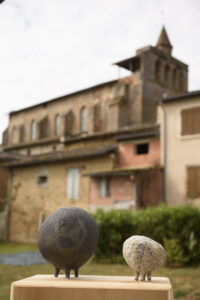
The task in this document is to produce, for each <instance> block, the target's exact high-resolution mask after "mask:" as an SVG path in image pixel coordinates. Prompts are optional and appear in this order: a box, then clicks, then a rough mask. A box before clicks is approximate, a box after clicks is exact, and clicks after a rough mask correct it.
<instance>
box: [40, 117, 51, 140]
mask: <svg viewBox="0 0 200 300" xmlns="http://www.w3.org/2000/svg"><path fill="white" fill-rule="evenodd" d="M48 135H49V120H48V117H47V116H46V117H44V118H43V119H42V120H41V121H40V122H39V138H40V139H43V138H46V137H48Z"/></svg>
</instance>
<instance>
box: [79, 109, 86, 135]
mask: <svg viewBox="0 0 200 300" xmlns="http://www.w3.org/2000/svg"><path fill="white" fill-rule="evenodd" d="M86 122H87V108H86V107H83V108H82V109H81V120H80V129H81V132H84V131H86Z"/></svg>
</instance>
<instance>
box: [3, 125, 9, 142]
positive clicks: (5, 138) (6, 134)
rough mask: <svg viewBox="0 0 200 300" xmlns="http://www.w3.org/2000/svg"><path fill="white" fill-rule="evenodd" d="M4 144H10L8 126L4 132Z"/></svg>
mask: <svg viewBox="0 0 200 300" xmlns="http://www.w3.org/2000/svg"><path fill="white" fill-rule="evenodd" d="M3 145H8V128H6V130H4V132H3Z"/></svg>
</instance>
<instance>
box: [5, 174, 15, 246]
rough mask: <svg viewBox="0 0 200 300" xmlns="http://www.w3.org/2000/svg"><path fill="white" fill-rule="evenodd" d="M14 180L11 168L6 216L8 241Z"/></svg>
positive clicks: (7, 237) (7, 238)
mask: <svg viewBox="0 0 200 300" xmlns="http://www.w3.org/2000/svg"><path fill="white" fill-rule="evenodd" d="M12 182H13V171H12V169H10V176H9V180H8V192H7V197H8V199H7V216H6V241H7V242H8V240H9V223H10V204H11V195H12Z"/></svg>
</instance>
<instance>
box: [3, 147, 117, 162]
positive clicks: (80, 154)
mask: <svg viewBox="0 0 200 300" xmlns="http://www.w3.org/2000/svg"><path fill="white" fill-rule="evenodd" d="M116 150H117V145H116V144H108V145H101V146H96V147H85V148H79V149H76V150H70V151H57V152H51V153H46V154H41V155H33V156H26V158H23V160H18V161H14V162H11V163H7V164H4V166H5V167H15V166H31V165H39V164H46V163H52V162H60V161H67V160H72V159H81V158H88V157H95V156H101V155H105V154H109V153H112V152H115V151H116Z"/></svg>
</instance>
